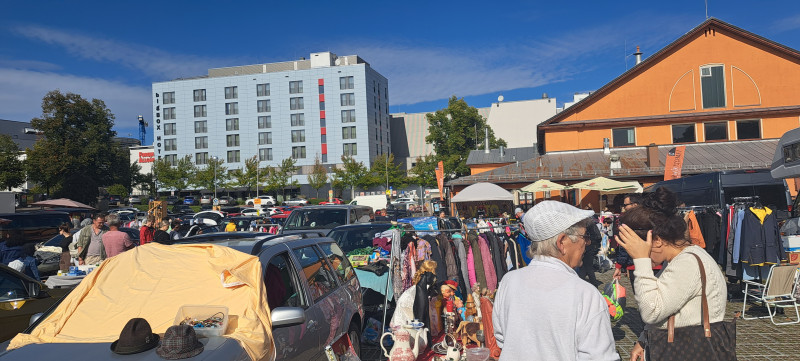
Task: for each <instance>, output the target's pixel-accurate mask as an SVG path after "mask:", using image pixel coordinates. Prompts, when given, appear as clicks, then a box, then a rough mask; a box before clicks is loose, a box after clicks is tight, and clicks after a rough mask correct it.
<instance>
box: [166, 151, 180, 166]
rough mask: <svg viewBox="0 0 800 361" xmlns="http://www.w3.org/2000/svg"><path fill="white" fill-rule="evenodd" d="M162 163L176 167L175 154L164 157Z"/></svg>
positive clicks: (176, 159) (176, 157)
mask: <svg viewBox="0 0 800 361" xmlns="http://www.w3.org/2000/svg"><path fill="white" fill-rule="evenodd" d="M164 161H166V162H167V164H169V166H170V167H174V166H176V165H178V155H177V154H167V155H165V156H164Z"/></svg>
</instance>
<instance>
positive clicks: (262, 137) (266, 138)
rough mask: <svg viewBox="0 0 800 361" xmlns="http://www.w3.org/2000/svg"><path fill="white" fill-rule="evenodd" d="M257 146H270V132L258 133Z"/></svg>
mask: <svg viewBox="0 0 800 361" xmlns="http://www.w3.org/2000/svg"><path fill="white" fill-rule="evenodd" d="M258 144H259V145H264V144H272V133H271V132H260V133H258Z"/></svg>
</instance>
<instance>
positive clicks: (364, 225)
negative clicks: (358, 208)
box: [331, 222, 392, 232]
mask: <svg viewBox="0 0 800 361" xmlns="http://www.w3.org/2000/svg"><path fill="white" fill-rule="evenodd" d="M364 228H386V229H389V228H392V223H391V222H370V223H354V224H345V225H342V226H338V227H336V228H333V229H331V232H333V231H349V230H355V229H364Z"/></svg>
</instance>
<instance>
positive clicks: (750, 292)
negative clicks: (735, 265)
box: [742, 264, 800, 325]
mask: <svg viewBox="0 0 800 361" xmlns="http://www.w3.org/2000/svg"><path fill="white" fill-rule="evenodd" d="M798 275H800V271H799V270H798V267H797V266H796V265H788V266H781V265H777V264H776V265H773V266H772V267H771V268H770V270H769V275H768V276H767V279H766V281H765V282H764V284H761V283H758V282H753V281H743V282H744V284H745V286H744V301H742V319H744V320H754V319H758V318H767V317H769V319H770V321H772V323H773V324H775V325H788V324H793V323H800V311H798V306H800V304H798V303H797V299H796V298H795V291H796V289H797V279H798ZM748 298H750V299H751V302H760V303H761V304H763V305H764V306H765V307H766V308H767V313H768V314H769V316H759V317H745V311H746V308H747V299H748ZM778 308H783V309H786V308H794V312H795V316H796V320H795V321H789V322H779V323H776V322H775V314H776V313H777V312H778Z"/></svg>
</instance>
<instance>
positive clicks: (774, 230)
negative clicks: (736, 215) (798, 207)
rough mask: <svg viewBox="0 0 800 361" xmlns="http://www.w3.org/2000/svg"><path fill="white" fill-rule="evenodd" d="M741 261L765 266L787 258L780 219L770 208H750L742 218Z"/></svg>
mask: <svg viewBox="0 0 800 361" xmlns="http://www.w3.org/2000/svg"><path fill="white" fill-rule="evenodd" d="M741 251H742V254H741V261H742V262H743V263H748V264H749V265H751V266H763V265H767V264H776V263H780V262H781V261H782V260H786V255H785V254H784V252H783V242H782V241H781V237H780V234H779V230H778V220H777V218H776V217H775V213H774V212H772V210H771V209H769V208H766V207H765V208H763V209H759V208H752V207H751V208H749V209H748V210H747V211H745V212H744V219H743V220H742V244H741Z"/></svg>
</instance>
